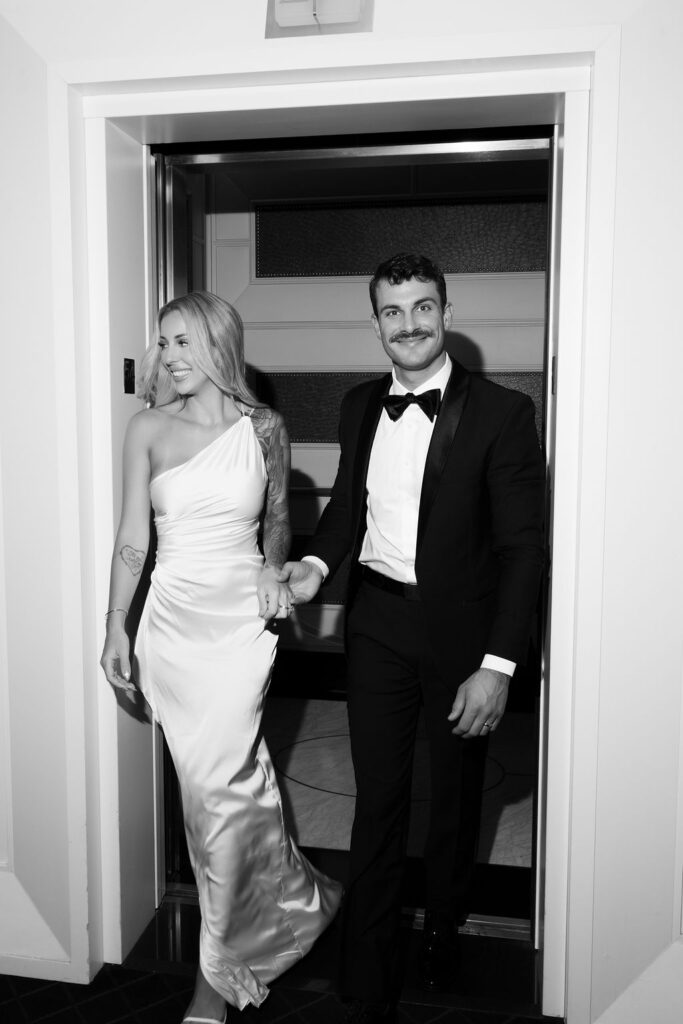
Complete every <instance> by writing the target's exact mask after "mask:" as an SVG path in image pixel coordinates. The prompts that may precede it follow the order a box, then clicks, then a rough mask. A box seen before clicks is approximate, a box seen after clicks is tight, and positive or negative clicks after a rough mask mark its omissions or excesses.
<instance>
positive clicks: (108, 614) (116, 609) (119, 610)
mask: <svg viewBox="0 0 683 1024" xmlns="http://www.w3.org/2000/svg"><path fill="white" fill-rule="evenodd" d="M114 612H123V614H124V615H128V609H127V608H110V609H109V611H108V612H105V613H104V617H105V619H108V618H109V616H110V615H113V614H114Z"/></svg>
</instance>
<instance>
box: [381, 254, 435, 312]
mask: <svg viewBox="0 0 683 1024" xmlns="http://www.w3.org/2000/svg"><path fill="white" fill-rule="evenodd" d="M414 277H416V278H417V280H418V281H432V282H433V283H434V284H435V285H436V287H437V290H438V292H439V298H440V299H441V308H442V309H445V307H446V302H447V301H448V300H447V299H446V282H445V281H444V276H443V271H442V270H441V268H440V267H438V266H437V265H436V263H432V261H431V260H430V259H428V258H427V257H426V256H415V255H414V254H413V253H411V252H400V253H398V255H396V256H391V257H390V258H389V259H388V260H385V261H384V263H380V265H379V266H378V268H377V270H376V271H375V273H374V275H373V278H372V281H371V282H370V302H371V303H372V310H373V313H374V314H375V316H377V289H378V287H379V284H380V282H381V281H388V282H389V284H403V282H404V281H410V280H412V278H414Z"/></svg>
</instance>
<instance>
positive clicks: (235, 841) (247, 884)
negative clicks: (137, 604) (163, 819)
mask: <svg viewBox="0 0 683 1024" xmlns="http://www.w3.org/2000/svg"><path fill="white" fill-rule="evenodd" d="M266 486H267V475H266V470H265V465H264V459H263V455H262V452H261V449H260V447H259V444H258V441H257V439H256V435H255V433H254V429H253V426H252V423H251V420H250V418H249V416H247V415H245V416H242V418H241V419H240V420H238V421H237V423H235V424H234V425H233V426H232V427H230V428H229V429H228V430H227V431H226V432H225V433H224V434H222V435H221V436H220V437H218V438H217V439H216V440H215V441H213V442H212V443H211V444H209V445H208V446H207V447H206V448H204V449H202V450H201V451H200V452H199V453H198V454H197V455H194V456H193V457H192V458H190V459H188V461H187V462H184V463H183V464H182V465H180V466H177V467H175V468H173V469H169V470H166V471H165V472H163V473H160V474H159V475H158V476H156V477H154V479H153V480H152V484H151V497H152V504H153V506H154V510H155V522H156V529H157V536H158V548H157V560H156V567H155V569H154V573H153V575H152V581H151V586H150V590H149V594H148V597H147V601H146V604H145V608H144V611H143V614H142V619H141V622H140V628H139V631H138V638H137V643H136V658H137V661H138V679H139V681H140V686H141V688H142V691H143V693H144V695H145V697H146V699H147V701H148V702H149V704H150V705H151V707H152V710H153V713H154V716H155V718H156V719H157V720H158V721H159V722H160V723H161V726H162V728H163V730H164V735H165V736H166V741H167V743H168V746H169V749H170V751H171V755H172V757H173V761H174V764H175V767H176V771H177V773H178V778H179V780H180V790H181V794H182V802H183V816H184V820H185V831H186V835H187V843H188V847H189V852H190V859H191V862H192V868H193V870H194V874H195V878H196V880H197V889H198V892H199V904H200V908H201V916H202V926H201V937H200V964H201V968H202V971H203V973H204V976H205V977H206V979H207V981H209V983H210V984H211V985H212V986H213V988H214V989H215V990H216V991H217V992H219V993H220V994H221V995H222V996H223V997H224V998H225V999H226V1000H227V1001H228V1003H230V1004H231V1005H232V1006H237V1007H239V1008H240V1009H242V1008H244V1007H245V1006H246V1005H247V1004H249V1003H253V1004H254V1005H256V1006H258V1005H259V1004H260V1003H261V1002H263V1000H264V999H265V997H266V996H267V994H268V988H267V984H268V982H269V981H271V980H272V979H273V978H275V977H277V976H278V975H279V974H281V973H282V972H283V971H286V970H287V968H288V967H291V966H292V964H294V963H295V962H296V961H297V960H299V959H300V958H301V957H302V956H304V954H305V953H306V952H307V951H308V950H309V949H310V947H311V946H312V944H313V943H314V941H315V940H316V938H317V937H318V935H320V933H321V932H322V931H323V930H324V929H325V928H326V927H327V925H328V924H329V922H330V921H331V920H332V918H333V917H334V915H335V913H336V911H337V908H338V905H339V901H340V898H341V887H340V885H339V883H337V882H335V881H332V880H331V879H329V878H327V877H326V876H324V875H322V874H321V873H320V872H318V871H317V870H316V869H315V868H314V867H313V866H312V865H311V864H310V863H309V862H308V861H307V860H306V858H305V857H303V856H302V854H301V853H300V852H299V850H298V849H297V847H296V844H295V843H294V841H293V840H292V839H291V838H290V836H289V835H288V833H287V830H286V828H285V824H284V820H283V813H282V803H281V799H280V792H279V789H278V784H277V780H276V777H275V772H274V770H273V765H272V762H271V760H270V755H269V753H268V749H267V747H266V744H265V741H264V739H263V737H262V735H261V713H262V710H263V703H264V699H265V695H266V690H267V687H268V682H269V679H270V673H271V669H272V665H273V661H274V657H275V647H276V643H277V637H276V635H275V633H274V631H273V629H272V628H268V627H267V626H266V624H265V623H264V621H263V619H261V618H260V617H259V614H258V600H257V596H256V582H257V579H258V575H259V572H260V570H261V568H262V565H263V556H262V554H261V553H260V551H259V549H258V546H257V530H258V522H259V516H260V513H261V510H262V508H263V503H264V498H265V492H266Z"/></svg>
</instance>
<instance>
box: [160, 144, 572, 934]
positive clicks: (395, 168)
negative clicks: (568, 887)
mask: <svg viewBox="0 0 683 1024" xmlns="http://www.w3.org/2000/svg"><path fill="white" fill-rule="evenodd" d="M247 146H248V148H247ZM193 150H194V151H190V150H189V149H188V148H183V147H178V146H170V147H160V148H159V149H158V151H157V152H156V153H155V160H156V173H157V199H158V203H157V252H158V257H159V259H158V277H157V289H158V297H159V302H160V303H162V302H163V301H165V300H167V299H169V298H171V297H173V295H177V294H182V293H183V292H185V291H188V290H193V289H197V288H206V289H208V290H211V291H215V292H216V293H217V294H220V295H221V296H222V297H224V298H226V299H228V300H229V301H231V302H233V303H234V304H235V305H236V307H237V309H238V310H239V312H240V313H241V315H242V318H243V320H244V323H245V347H246V357H247V361H248V363H249V364H250V367H251V371H252V382H253V384H254V387H255V389H256V390H257V393H258V394H259V397H261V398H263V399H264V400H265V401H267V402H269V404H272V405H274V406H275V407H277V408H278V409H279V410H280V411H281V412H282V413H283V415H284V416H285V419H286V422H287V424H288V428H289V432H290V437H291V439H292V466H293V472H292V487H291V513H292V526H293V531H294V542H293V553H294V555H296V554H297V553H298V552H300V551H301V549H302V548H303V547H304V546H305V543H306V538H307V536H308V535H310V533H311V532H312V530H313V529H314V526H315V523H316V521H317V518H318V516H319V514H320V511H321V510H322V508H323V507H324V503H325V500H326V498H327V496H328V494H329V488H330V486H331V482H332V479H333V475H334V470H335V466H336V455H337V449H336V421H337V412H338V407H339V402H340V399H341V396H342V394H343V393H344V391H346V390H347V389H348V388H349V387H350V386H352V385H353V384H354V383H356V381H358V380H361V379H365V378H366V377H368V376H371V375H375V374H377V373H379V372H382V371H383V369H384V363H383V360H382V353H381V352H380V351H379V350H378V347H377V346H376V344H375V339H374V335H373V334H372V332H371V329H370V325H369V323H368V315H369V308H368V307H369V303H368V300H367V280H368V278H369V277H370V275H371V274H372V270H373V268H374V265H376V263H377V262H379V260H380V259H383V258H385V257H386V256H387V255H390V254H391V252H393V251H397V250H398V251H400V250H405V249H409V248H410V249H418V248H419V249H421V250H422V251H426V252H427V253H428V254H429V255H433V256H434V257H435V258H436V260H437V262H440V263H441V264H442V266H443V267H444V270H445V272H446V280H447V284H448V288H449V298H451V301H452V302H453V304H454V307H455V318H454V319H455V322H454V325H453V329H452V330H451V332H449V338H448V349H449V352H450V353H451V354H452V355H454V356H455V357H456V358H458V359H459V360H460V361H461V362H463V363H464V364H465V365H466V366H467V368H468V369H470V370H471V371H472V372H476V373H483V374H485V375H486V376H488V377H490V378H491V379H493V380H496V381H497V382H498V383H501V384H503V385H505V386H510V387H515V388H518V389H520V390H525V391H527V393H529V394H530V395H531V396H532V398H533V400H534V402H535V405H536V410H537V426H538V431H539V440H540V442H541V443H542V444H543V443H544V441H545V437H546V417H547V411H548V403H549V401H550V395H549V389H548V387H547V381H548V372H547V371H548V366H547V363H548V359H547V333H548V326H547V299H546V295H547V280H546V271H547V267H548V266H549V262H550V261H549V259H548V251H549V248H550V245H551V237H550V235H551V232H550V230H549V227H548V225H549V221H550V217H549V209H550V207H551V205H552V204H551V199H552V196H551V195H550V192H551V185H550V182H551V179H552V128H550V127H549V128H547V129H541V130H539V129H538V128H535V129H534V133H533V136H531V137H530V136H529V135H528V133H525V132H522V131H520V132H515V131H510V129H506V130H505V132H504V133H502V132H492V131H487V132H486V133H476V132H474V133H473V132H469V133H467V135H466V136H464V135H463V134H462V133H438V134H434V133H430V134H429V135H427V134H421V133H417V134H414V135H410V136H406V135H402V136H400V137H395V136H362V137H358V138H349V137H344V138H330V139H325V138H322V139H321V138H316V139H314V140H305V139H304V140H291V139H288V140H286V146H285V144H284V143H283V144H275V143H274V141H273V140H267V141H265V142H263V143H262V144H255V143H253V142H250V143H248V144H244V145H242V146H241V145H240V144H238V143H234V142H233V143H226V144H224V145H223V146H216V145H215V144H212V146H211V150H210V151H209V150H208V149H206V148H202V147H197V146H194V147H193ZM338 576H339V577H340V578H338V579H335V580H333V581H331V582H330V584H328V585H327V586H326V588H324V590H323V592H322V593H321V595H320V598H319V600H318V601H317V602H316V603H315V605H312V606H310V607H308V608H305V609H304V608H302V609H300V610H299V612H298V614H297V620H296V621H295V622H294V623H292V624H291V626H290V627H289V628H288V629H287V630H286V631H283V635H282V638H281V642H280V653H279V656H278V660H277V664H276V669H275V672H274V676H273V680H272V684H271V690H270V696H269V703H268V707H267V711H266V715H265V721H264V728H265V732H266V738H267V740H268V742H269V746H270V749H271V753H272V755H273V759H274V762H275V765H276V768H277V769H278V772H279V777H280V783H281V786H282V791H283V797H284V799H285V802H286V805H287V807H288V810H289V812H290V818H291V822H292V829H293V833H294V835H295V836H296V837H297V838H298V841H299V843H300V845H302V846H304V847H305V848H306V850H307V851H308V852H309V853H310V855H311V856H312V858H313V859H314V860H315V859H316V857H317V858H318V860H321V861H322V862H323V863H324V864H325V865H326V866H328V867H330V870H331V871H332V873H334V871H335V868H336V869H337V871H338V872H341V873H343V870H344V857H345V852H346V850H347V849H348V838H349V832H350V823H351V818H352V812H353V773H352V769H351V764H350V755H349V749H348V731H347V727H346V721H345V698H344V691H345V680H344V658H343V644H342V625H341V622H342V613H343V605H342V602H343V573H340V574H338ZM538 618H539V624H538V630H537V634H536V636H535V638H534V643H533V645H532V648H531V650H530V656H529V660H528V663H527V665H526V666H525V667H524V668H520V669H518V672H517V673H516V677H515V680H514V685H513V687H511V698H510V702H509V706H508V713H507V715H506V724H505V728H504V729H500V730H499V732H498V734H497V736H495V737H494V738H493V741H492V744H491V748H490V757H489V768H488V773H487V782H486V793H485V800H484V816H483V822H482V833H481V837H480V846H479V866H478V872H477V881H476V891H475V894H474V900H475V902H474V905H473V907H472V913H471V915H470V918H469V921H468V923H467V925H466V929H469V930H470V931H471V932H473V933H478V934H487V935H504V936H506V937H507V938H509V939H511V940H513V941H514V940H516V941H518V942H520V943H528V944H533V942H534V938H535V936H534V931H535V929H534V920H535V899H536V891H537V877H538V873H539V868H540V865H539V852H538V851H539V848H540V845H541V844H540V843H539V841H538V834H537V820H538V807H537V795H538V763H539V748H541V750H542V745H543V736H542V735H540V720H541V716H540V715H539V710H538V709H539V702H540V701H541V695H542V690H543V687H544V686H545V685H547V681H546V680H543V679H542V673H541V660H542V648H543V642H544V641H543V628H542V625H543V618H544V595H542V597H541V601H540V602H539V616H538ZM426 778H427V772H426V747H425V741H424V740H423V739H420V741H419V742H418V746H417V751H416V764H415V773H414V793H413V808H412V825H411V833H410V837H409V850H408V852H409V862H408V870H407V872H406V886H405V898H404V903H405V909H406V915H407V916H408V917H412V919H413V920H414V921H416V922H418V923H419V920H420V914H421V906H422V904H421V893H422V884H423V883H422V877H421V862H420V850H421V843H422V840H423V838H424V833H425V828H426V810H427V802H428V790H427V781H426ZM164 806H165V844H164V846H165V849H164V859H165V864H164V876H165V879H166V891H167V894H168V895H169V896H173V895H176V896H182V897H186V896H187V895H188V894H191V891H192V874H191V871H190V869H189V864H188V862H187V856H186V851H185V846H184V836H183V829H182V815H181V810H180V804H179V800H178V796H177V789H176V785H175V780H174V776H173V769H172V766H171V763H170V758H169V757H168V756H167V757H166V760H165V770H164ZM330 865H332V866H330Z"/></svg>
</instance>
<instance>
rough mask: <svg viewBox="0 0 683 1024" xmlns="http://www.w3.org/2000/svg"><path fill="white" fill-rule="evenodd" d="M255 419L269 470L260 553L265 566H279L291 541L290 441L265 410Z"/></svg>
mask: <svg viewBox="0 0 683 1024" xmlns="http://www.w3.org/2000/svg"><path fill="white" fill-rule="evenodd" d="M254 420H255V422H254V426H255V428H256V436H257V438H258V440H259V444H260V445H261V449H262V451H263V454H264V458H265V462H266V469H267V471H268V493H267V496H266V511H265V515H264V518H263V553H264V555H265V556H266V562H268V564H270V565H277V566H280V565H282V564H283V562H285V560H286V558H287V555H288V553H289V545H290V542H291V531H290V528H289V506H288V500H287V499H288V496H287V485H288V481H289V439H288V437H287V431H286V429H285V425H284V423H283V422H282V419H281V418H280V417H279V416H278V415H277V414H276V413H273V412H272V411H271V410H269V409H268V410H264V415H263V416H259V417H258V418H256V417H254Z"/></svg>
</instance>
